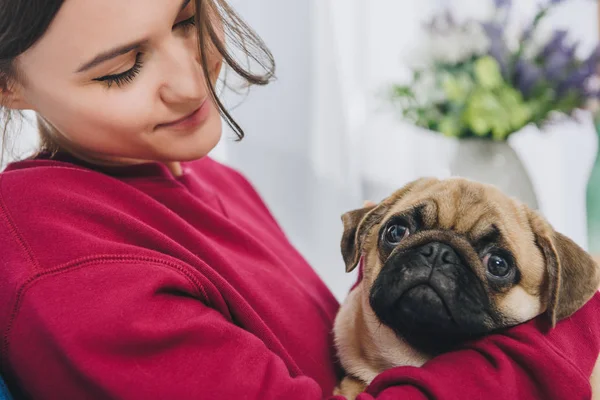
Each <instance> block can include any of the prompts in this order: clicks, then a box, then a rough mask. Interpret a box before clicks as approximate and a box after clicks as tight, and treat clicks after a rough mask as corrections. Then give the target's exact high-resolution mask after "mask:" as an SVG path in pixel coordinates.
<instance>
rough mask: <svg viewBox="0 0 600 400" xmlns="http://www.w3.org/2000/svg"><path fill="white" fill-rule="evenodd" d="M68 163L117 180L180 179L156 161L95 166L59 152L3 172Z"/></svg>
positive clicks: (34, 157) (10, 166)
mask: <svg viewBox="0 0 600 400" xmlns="http://www.w3.org/2000/svg"><path fill="white" fill-rule="evenodd" d="M57 162H58V163H68V164H71V165H75V166H78V167H82V168H83V169H91V170H94V171H98V172H101V173H104V174H107V175H111V176H115V177H119V178H163V179H168V180H177V179H179V178H181V177H176V176H174V175H173V174H172V173H171V171H170V170H169V168H168V167H167V166H166V165H165V164H163V163H160V162H158V161H148V162H144V163H140V164H132V165H118V166H108V165H97V164H93V163H90V162H88V161H85V160H82V159H80V158H78V157H75V156H74V155H72V154H70V153H68V152H65V151H60V152H58V153H56V154H55V155H54V156H51V154H50V153H49V152H40V153H38V154H36V155H34V156H32V157H30V158H28V159H25V160H23V161H17V162H15V163H11V164H9V165H8V166H7V167H6V169H5V171H10V170H15V169H21V168H27V167H33V166H40V165H46V164H47V165H56V163H57ZM185 164H186V163H185V162H182V163H181V167H182V170H183V175H182V176H185V174H186V170H187V167H186V165H185Z"/></svg>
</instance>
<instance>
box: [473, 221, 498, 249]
mask: <svg viewBox="0 0 600 400" xmlns="http://www.w3.org/2000/svg"><path fill="white" fill-rule="evenodd" d="M501 237H502V234H501V233H500V230H499V229H498V227H497V226H496V225H492V227H491V229H489V230H488V231H486V232H485V233H484V234H483V235H481V236H480V237H479V238H477V239H475V247H476V248H480V247H485V246H486V245H489V244H492V243H498V242H499V241H500V238H501Z"/></svg>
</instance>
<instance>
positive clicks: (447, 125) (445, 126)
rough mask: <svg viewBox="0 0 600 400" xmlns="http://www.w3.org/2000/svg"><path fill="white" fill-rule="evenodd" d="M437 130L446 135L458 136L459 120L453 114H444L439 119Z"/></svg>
mask: <svg viewBox="0 0 600 400" xmlns="http://www.w3.org/2000/svg"><path fill="white" fill-rule="evenodd" d="M438 129H439V131H440V132H441V133H442V134H443V135H444V136H448V137H458V136H459V135H460V122H459V120H458V119H457V118H455V117H454V115H446V116H444V117H442V119H441V120H440V123H439V126H438Z"/></svg>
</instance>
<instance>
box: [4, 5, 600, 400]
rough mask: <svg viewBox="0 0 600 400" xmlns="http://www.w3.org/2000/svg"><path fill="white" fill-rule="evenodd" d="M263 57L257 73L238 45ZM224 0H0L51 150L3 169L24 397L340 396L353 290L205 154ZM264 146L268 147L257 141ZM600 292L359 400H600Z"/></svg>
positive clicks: (7, 362)
mask: <svg viewBox="0 0 600 400" xmlns="http://www.w3.org/2000/svg"><path fill="white" fill-rule="evenodd" d="M226 43H228V44H237V45H239V46H240V47H239V48H240V49H242V50H244V51H245V52H246V55H247V56H248V57H249V58H250V59H252V60H254V61H256V62H257V64H258V65H261V66H262V67H264V73H263V74H253V73H251V72H250V71H248V70H246V69H245V68H244V67H243V65H240V64H238V63H237V62H236V61H235V60H236V59H235V57H234V56H233V52H231V51H230V50H229V49H228V48H227V46H225V44H226ZM271 61H272V59H271V58H270V54H269V53H268V51H267V50H266V49H265V48H264V46H263V44H262V42H261V41H260V39H258V37H257V36H256V35H255V34H254V33H253V32H252V31H251V30H250V28H249V27H247V26H246V25H245V24H244V23H243V22H242V21H241V20H240V19H239V18H238V17H237V16H236V14H235V13H234V12H233V11H232V10H231V9H230V8H229V7H228V5H227V4H226V3H225V2H224V1H223V0H195V1H189V0H127V1H123V0H67V1H60V0H44V1H39V0H38V1H35V0H0V96H1V97H0V98H1V101H2V104H3V106H4V108H5V110H6V111H7V117H9V116H12V115H13V114H14V113H15V112H18V111H19V110H33V111H35V113H36V115H37V117H38V122H39V127H40V135H41V139H42V140H41V143H42V149H41V150H40V152H39V153H38V154H36V155H35V156H33V157H31V158H29V159H26V160H22V161H19V162H14V163H12V164H10V165H9V166H8V167H7V168H6V170H5V171H4V172H3V173H2V174H0V246H1V247H0V249H1V254H2V255H1V256H0V331H1V332H2V342H1V344H0V362H1V364H0V367H1V370H0V373H1V375H2V376H3V378H4V379H5V380H6V382H7V384H8V387H9V389H10V390H11V392H12V393H13V395H15V396H16V397H17V398H32V399H242V398H243V399H262V400H266V399H287V400H294V399H302V400H307V399H308V400H310V399H323V398H329V397H330V396H331V393H332V392H333V388H334V386H335V385H336V382H337V381H338V379H339V376H340V371H339V369H338V368H336V363H335V356H334V352H333V348H332V342H331V328H332V321H333V318H334V316H335V314H336V311H337V308H338V303H337V302H336V300H335V299H334V297H333V296H332V294H331V293H330V292H329V290H328V289H327V288H326V287H325V285H324V284H323V282H322V281H321V280H320V279H319V278H318V276H317V274H316V273H315V272H314V271H313V270H312V269H311V268H310V267H309V266H308V265H307V264H306V263H305V261H304V260H303V258H302V257H301V256H300V254H298V252H297V251H296V250H295V249H294V248H293V247H292V246H291V245H290V243H289V242H288V241H287V240H286V238H285V236H284V234H283V232H282V231H281V229H280V228H279V226H278V225H277V223H276V221H275V220H274V219H273V217H272V216H271V214H270V213H269V211H268V210H267V208H266V207H265V205H264V204H263V202H262V201H261V199H260V198H259V196H258V195H257V193H256V192H255V191H254V189H253V188H252V186H251V185H250V184H249V183H248V182H247V181H246V180H245V179H244V178H243V177H242V175H240V174H239V173H238V172H236V171H233V170H231V169H230V168H228V167H225V166H223V165H219V164H218V163H216V162H214V161H212V160H211V159H209V158H207V157H205V156H206V154H207V153H208V152H209V151H210V150H211V149H212V148H213V147H214V146H215V144H216V143H217V142H218V140H219V138H220V135H221V118H220V117H221V116H223V117H224V118H225V120H227V121H228V122H229V123H230V124H231V125H232V126H233V127H234V128H235V129H236V131H237V132H238V134H239V136H240V138H241V136H242V131H241V129H239V127H237V125H235V122H234V121H233V120H231V118H230V117H229V114H227V112H226V110H224V109H223V106H222V105H221V103H220V102H219V100H218V97H217V96H216V95H215V90H214V86H215V83H216V79H217V77H218V76H219V73H220V70H221V66H222V64H223V63H224V62H225V63H227V64H228V65H229V66H230V67H231V68H232V69H233V70H234V71H235V72H237V73H238V74H239V75H240V76H241V77H243V78H244V79H246V80H247V81H248V83H250V84H265V83H267V82H268V81H269V78H270V76H271V73H272V67H273V64H272V62H271ZM257 156H260V155H257ZM598 311H600V301H599V299H598V298H595V299H593V300H592V301H590V303H589V304H588V305H587V306H586V307H584V308H583V309H582V310H581V311H579V312H578V313H577V314H576V315H575V316H574V317H573V318H571V319H570V320H567V321H564V322H562V323H560V324H559V326H558V327H557V328H556V329H554V330H552V331H550V332H547V330H546V329H545V328H546V327H545V326H544V325H543V322H542V321H532V322H531V323H528V324H525V325H522V326H519V327H516V328H514V329H512V330H510V331H509V332H506V333H503V334H498V335H494V336H491V337H489V338H486V339H484V340H481V341H477V342H474V343H470V344H468V345H467V346H465V347H464V348H463V349H460V350H458V351H456V352H453V353H451V354H446V355H443V356H440V357H437V358H436V359H434V360H433V361H431V362H430V363H428V364H427V365H425V366H424V367H423V368H396V369H391V370H389V371H387V372H385V373H383V374H382V375H381V376H379V377H378V378H377V379H376V380H375V381H374V382H373V384H372V385H371V386H370V387H369V388H368V390H367V392H366V393H364V394H362V395H361V399H363V400H366V399H375V398H376V399H399V400H400V399H402V400H405V399H475V398H477V399H546V400H548V399H587V398H589V397H590V387H589V383H588V382H589V378H590V374H591V370H592V367H593V365H594V363H595V362H596V358H597V355H598V351H599V348H600V322H599V319H598V318H597V313H598Z"/></svg>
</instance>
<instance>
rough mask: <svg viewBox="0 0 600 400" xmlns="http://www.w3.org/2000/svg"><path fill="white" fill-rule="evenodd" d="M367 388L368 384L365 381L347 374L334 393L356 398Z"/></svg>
mask: <svg viewBox="0 0 600 400" xmlns="http://www.w3.org/2000/svg"><path fill="white" fill-rule="evenodd" d="M366 388H367V385H366V384H365V383H364V382H361V381H359V380H356V379H354V378H352V377H349V376H347V377H345V378H344V379H342V381H341V382H340V385H339V386H338V387H336V388H335V390H334V391H333V394H334V395H335V396H340V395H341V396H344V397H345V398H346V399H348V400H355V399H356V397H357V396H358V395H359V394H361V393H362V392H364V391H365V389H366Z"/></svg>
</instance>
